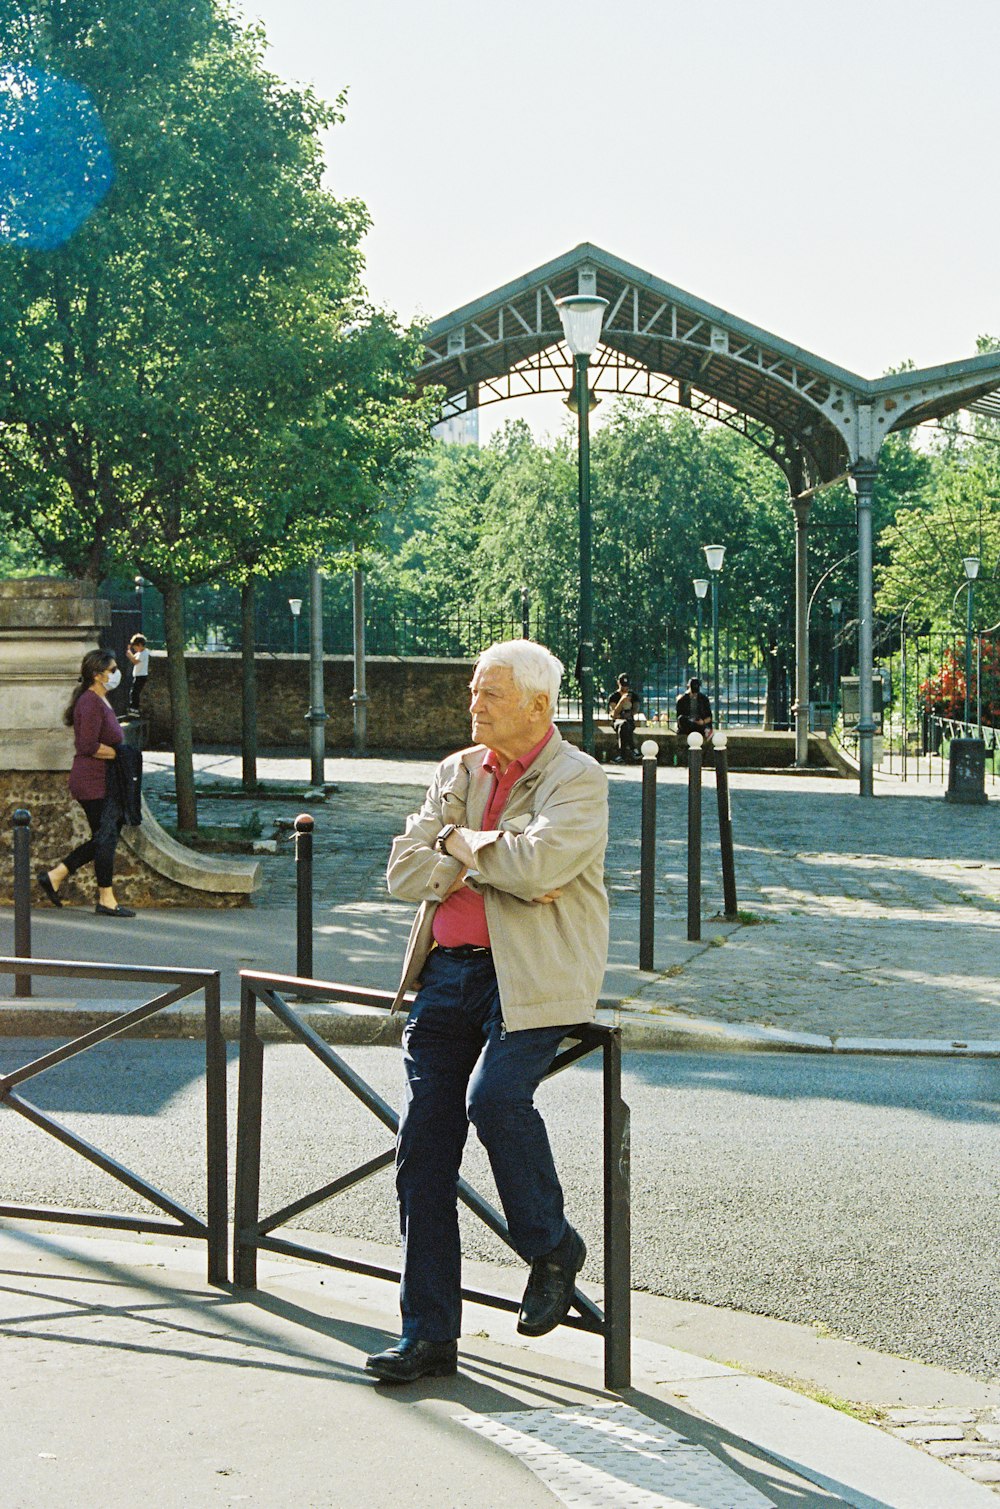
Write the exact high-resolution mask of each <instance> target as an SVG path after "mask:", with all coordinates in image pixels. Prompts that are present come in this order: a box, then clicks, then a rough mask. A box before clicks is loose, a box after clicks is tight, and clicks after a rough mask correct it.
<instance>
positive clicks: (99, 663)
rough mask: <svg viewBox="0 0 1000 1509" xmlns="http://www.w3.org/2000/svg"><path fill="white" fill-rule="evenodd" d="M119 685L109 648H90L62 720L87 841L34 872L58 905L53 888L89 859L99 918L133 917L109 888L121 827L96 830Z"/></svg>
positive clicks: (116, 740) (118, 737) (117, 727)
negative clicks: (71, 746) (69, 735)
mask: <svg viewBox="0 0 1000 1509" xmlns="http://www.w3.org/2000/svg"><path fill="white" fill-rule="evenodd" d="M120 681H121V672H120V671H119V669H118V666H117V665H116V663H115V657H114V656H113V655H112V654H111V652H110V651H109V650H91V652H90V654H89V655H85V656H84V657H83V665H82V666H81V668H80V679H79V681H78V682H77V684H76V686H75V687H74V689H73V695H72V697H71V698H70V702H69V706H68V707H67V709H66V711H65V713H64V714H63V721H64V722H65V724H66V725H67V727H68V728H72V730H73V734H74V738H75V741H76V754H75V756H74V758H73V768H72V769H71V770H70V773H69V789H70V793H71V795H73V796H75V797H76V799H77V801H78V802H79V803H80V806H81V807H82V808H83V810H84V812H85V813H86V816H87V823H88V825H89V827H90V838H89V839H88V840H87V842H86V843H85V844H80V845H79V847H78V848H76V849H74V850H73V852H72V854H67V856H66V858H65V859H63V860H60V862H59V864H57V865H56V866H55V868H54V869H52V870H39V871H38V875H37V877H36V878H37V880H38V884H39V885H40V887H41V888H42V890H43V891H44V892H45V895H46V896H47V897H48V898H49V900H50V901H51V902H52V904H53V906H62V902H61V901H60V899H59V888H60V887H61V885H62V883H63V881H64V880H66V879H68V877H69V876H70V875H73V874H75V873H76V871H77V870H81V869H82V868H83V866H84V865H86V864H90V862H91V861H93V864H94V873H95V874H96V876H97V906H96V907H95V909H94V910H95V911H96V912H97V913H98V915H99V916H101V917H134V916H135V912H133V911H132V909H131V907H127V906H119V905H118V902H117V901H116V900H115V893H114V889H113V887H112V883H111V881H112V872H113V870H114V862H115V848H116V847H117V844H118V832H119V828H120V827H121V824H120V823H118V824H115V823H108V824H105V825H104V826H103V827H102V821H101V820H102V818H103V816H104V799H105V795H106V793H107V784H108V764H109V762H110V761H111V760H113V759H115V757H116V755H117V753H118V746H119V744H120V743H121V742H122V730H121V724H120V723H119V722H118V719H117V718H116V717H115V715H114V712H113V711H112V708H111V704H110V702H109V701H108V692H112V691H114V689H115V687H116V686H117V685H118V683H119V682H120Z"/></svg>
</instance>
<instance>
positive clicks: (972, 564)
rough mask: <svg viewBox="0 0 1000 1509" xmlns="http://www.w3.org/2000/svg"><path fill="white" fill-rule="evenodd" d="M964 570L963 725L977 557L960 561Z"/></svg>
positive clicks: (967, 690)
mask: <svg viewBox="0 0 1000 1509" xmlns="http://www.w3.org/2000/svg"><path fill="white" fill-rule="evenodd" d="M962 566H963V568H964V570H965V584H966V588H967V591H966V605H965V723H966V725H968V722H969V688H970V686H971V685H972V596H973V592H974V590H975V580H976V577H977V576H978V575H979V557H978V555H967V556H965V557H964V558H963V560H962Z"/></svg>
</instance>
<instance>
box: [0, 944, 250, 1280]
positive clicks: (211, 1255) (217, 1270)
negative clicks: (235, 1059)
mask: <svg viewBox="0 0 1000 1509" xmlns="http://www.w3.org/2000/svg"><path fill="white" fill-rule="evenodd" d="M0 972H2V973H4V974H14V975H15V976H17V975H22V976H34V975H41V976H48V977H49V978H55V979H63V980H109V981H116V982H118V983H121V984H153V985H165V986H167V987H168V988H167V989H166V990H164V991H163V992H162V993H161V994H160V995H157V996H155V997H154V998H153V1000H151V1001H146V1002H144V1003H143V1004H142V1005H141V1006H136V1007H134V1008H133V1009H132V1010H131V1011H125V1012H122V1013H120V1014H119V1015H117V1016H114V1017H112V1018H111V1020H110V1021H107V1022H104V1023H103V1024H102V1025H101V1026H99V1027H95V1028H93V1029H92V1030H91V1031H89V1032H85V1033H82V1034H81V1035H80V1036H79V1037H76V1038H73V1039H71V1041H69V1042H67V1043H63V1044H62V1045H61V1046H60V1047H58V1048H53V1049H52V1051H51V1052H49V1053H43V1054H42V1055H41V1056H40V1057H39V1058H35V1059H32V1060H31V1061H30V1062H29V1063H26V1064H23V1065H22V1066H21V1067H20V1068H18V1069H14V1070H13V1071H12V1072H11V1073H9V1074H3V1075H0V1106H2V1107H5V1108H6V1109H7V1110H10V1111H16V1112H17V1114H18V1115H19V1116H23V1117H24V1118H25V1120H26V1121H30V1122H31V1123H32V1124H33V1125H34V1126H36V1127H38V1128H39V1129H40V1130H41V1131H43V1132H45V1133H47V1134H48V1135H49V1136H50V1137H54V1138H55V1139H56V1141H57V1142H61V1143H62V1144H63V1146H64V1147H68V1148H69V1149H70V1150H71V1151H72V1152H75V1153H78V1154H79V1155H80V1157H81V1158H85V1159H86V1160H87V1161H88V1162H89V1163H93V1164H95V1165H96V1167H97V1168H100V1169H103V1171H104V1172H105V1173H106V1174H110V1176H111V1177H112V1178H113V1179H116V1180H117V1181H118V1183H119V1184H123V1185H125V1187H126V1188H127V1189H130V1190H132V1191H133V1193H134V1194H137V1195H140V1196H141V1197H142V1198H143V1199H144V1200H148V1201H149V1203H150V1204H151V1205H153V1206H155V1207H156V1208H157V1209H158V1210H161V1211H163V1213H164V1216H165V1217H169V1218H170V1219H169V1220H166V1219H163V1218H159V1217H151V1216H143V1215H124V1214H122V1213H120V1212H116V1211H108V1210H104V1211H100V1210H97V1211H91V1210H75V1209H74V1210H68V1209H63V1208H60V1207H55V1206H47V1205H46V1206H33V1205H32V1206H29V1205H16V1204H13V1203H11V1202H10V1201H4V1200H0V1216H9V1217H11V1218H14V1219H17V1220H25V1221H55V1222H61V1223H64V1224H70V1225H77V1226H101V1227H107V1228H110V1229H111V1230H116V1231H148V1232H157V1233H160V1234H166V1235H168V1236H184V1237H194V1238H196V1239H198V1240H200V1241H203V1242H204V1243H205V1246H206V1252H207V1262H208V1282H209V1283H210V1284H224V1283H226V1281H227V1279H228V1269H227V1261H226V1259H227V1254H226V1237H227V1199H228V1196H227V1145H226V1045H225V1040H224V1039H223V1036H222V1019H221V1018H222V1013H221V1005H220V990H219V974H218V971H217V970H208V969H156V968H146V967H144V966H136V965H131V964H94V963H86V962H79V961H73V962H70V961H66V960H54V959H23V958H0ZM198 991H202V992H203V993H204V998H205V1111H206V1191H205V1210H206V1214H205V1216H204V1217H202V1216H199V1215H197V1214H196V1213H195V1212H194V1211H192V1210H189V1209H188V1208H187V1207H186V1206H185V1205H182V1204H181V1202H180V1201H179V1200H175V1199H174V1198H173V1197H172V1196H171V1195H169V1194H167V1193H165V1192H164V1191H163V1190H161V1189H158V1188H157V1186H156V1185H155V1184H151V1183H150V1182H149V1180H148V1179H144V1178H143V1177H142V1175H141V1174H137V1173H136V1172H135V1171H134V1170H133V1169H130V1168H127V1167H126V1166H125V1165H124V1164H123V1163H119V1162H118V1160H117V1159H116V1158H113V1157H112V1156H111V1155H110V1154H109V1153H105V1152H102V1151H101V1149H100V1148H97V1147H95V1146H94V1145H93V1144H92V1143H90V1142H88V1141H87V1140H86V1139H85V1138H83V1137H80V1136H78V1135H77V1133H76V1132H73V1131H70V1129H69V1128H68V1127H65V1126H63V1125H62V1123H61V1122H59V1121H57V1120H56V1119H55V1118H54V1117H53V1116H50V1115H49V1114H48V1112H47V1111H43V1110H41V1108H40V1107H38V1106H36V1105H34V1104H33V1103H32V1102H31V1101H29V1100H26V1099H25V1098H24V1096H23V1095H21V1094H20V1093H19V1087H20V1086H21V1085H23V1084H26V1083H27V1082H28V1081H29V1080H32V1079H34V1078H35V1077H36V1076H37V1075H39V1074H43V1073H44V1072H45V1071H46V1070H47V1069H52V1068H54V1067H55V1065H56V1064H61V1063H65V1062H66V1060H67V1059H70V1058H74V1057H76V1056H77V1055H78V1054H80V1053H85V1052H86V1051H87V1050H88V1049H90V1048H94V1047H96V1046H97V1044H98V1043H103V1042H106V1041H107V1040H108V1039H109V1038H112V1037H117V1036H118V1035H119V1034H121V1033H123V1032H128V1031H129V1030H130V1029H131V1028H133V1027H137V1026H138V1025H139V1024H140V1023H141V1022H145V1021H147V1020H148V1019H149V1018H150V1017H152V1016H155V1015H156V1013H157V1012H159V1011H164V1010H166V1008H167V1007H168V1006H173V1005H175V1004H176V1003H177V1002H178V1001H182V1000H184V999H185V998H186V997H188V996H192V995H195V994H196V993H197V992H198Z"/></svg>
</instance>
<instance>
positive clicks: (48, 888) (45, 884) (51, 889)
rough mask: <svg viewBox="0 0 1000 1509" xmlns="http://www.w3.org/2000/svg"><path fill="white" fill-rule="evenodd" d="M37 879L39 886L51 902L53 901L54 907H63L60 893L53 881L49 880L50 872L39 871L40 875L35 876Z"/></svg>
mask: <svg viewBox="0 0 1000 1509" xmlns="http://www.w3.org/2000/svg"><path fill="white" fill-rule="evenodd" d="M35 879H36V880H37V881H38V884H39V886H40V888H41V889H42V890H43V891H44V892H45V894H46V896H47V897H48V898H49V900H50V901H51V903H52V905H53V906H62V901H61V900H60V897H59V892H58V891H57V890H56V888H55V886H54V885H53V884H52V882H51V880H50V879H49V872H48V870H39V872H38V874H37V875H36V876H35Z"/></svg>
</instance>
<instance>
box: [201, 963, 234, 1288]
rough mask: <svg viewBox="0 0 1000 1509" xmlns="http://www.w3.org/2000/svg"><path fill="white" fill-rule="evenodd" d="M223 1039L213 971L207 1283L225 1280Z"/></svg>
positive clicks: (208, 1036)
mask: <svg viewBox="0 0 1000 1509" xmlns="http://www.w3.org/2000/svg"><path fill="white" fill-rule="evenodd" d="M226 1120H227V1106H226V1040H225V1038H224V1036H223V1033H222V1001H221V989H220V984H219V975H218V971H216V972H215V973H214V974H213V975H212V978H211V979H210V980H208V981H207V982H206V984H205V1123H206V1124H205V1149H206V1162H207V1198H206V1205H207V1209H206V1215H205V1224H206V1226H207V1228H208V1238H207V1247H208V1282H209V1283H210V1284H225V1283H227V1282H228V1280H229V1267H228V1261H227V1253H226V1240H227V1237H228V1235H229V1223H228V1219H227V1217H228V1206H229V1190H228V1188H227V1185H228V1178H227V1170H226V1163H227V1159H228V1156H229V1155H228V1141H227V1136H226Z"/></svg>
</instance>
